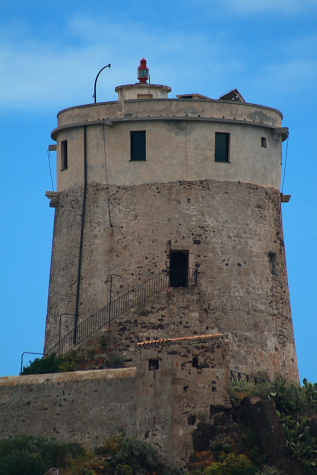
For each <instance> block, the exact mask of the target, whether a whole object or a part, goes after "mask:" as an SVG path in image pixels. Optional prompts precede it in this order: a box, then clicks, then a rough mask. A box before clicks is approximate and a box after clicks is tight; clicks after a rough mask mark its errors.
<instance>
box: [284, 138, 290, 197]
mask: <svg viewBox="0 0 317 475" xmlns="http://www.w3.org/2000/svg"><path fill="white" fill-rule="evenodd" d="M288 142H289V137H288V138H287V141H286V153H285V165H284V173H283V181H282V193H283V189H284V181H285V174H286V165H287V155H288Z"/></svg>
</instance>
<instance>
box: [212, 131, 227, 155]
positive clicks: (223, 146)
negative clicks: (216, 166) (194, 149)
mask: <svg viewBox="0 0 317 475" xmlns="http://www.w3.org/2000/svg"><path fill="white" fill-rule="evenodd" d="M229 138H230V134H224V133H221V132H216V136H215V161H216V162H229Z"/></svg>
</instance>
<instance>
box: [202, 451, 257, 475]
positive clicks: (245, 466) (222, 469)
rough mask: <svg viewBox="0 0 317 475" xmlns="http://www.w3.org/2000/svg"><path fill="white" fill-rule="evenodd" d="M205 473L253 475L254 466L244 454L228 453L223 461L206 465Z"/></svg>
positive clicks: (211, 474)
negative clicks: (209, 465)
mask: <svg viewBox="0 0 317 475" xmlns="http://www.w3.org/2000/svg"><path fill="white" fill-rule="evenodd" d="M205 475H255V467H254V466H253V465H251V462H250V460H249V459H248V457H247V456H246V455H242V454H240V455H235V454H229V455H227V457H226V458H225V460H224V461H223V462H216V463H214V464H212V465H211V467H207V468H206V469H205Z"/></svg>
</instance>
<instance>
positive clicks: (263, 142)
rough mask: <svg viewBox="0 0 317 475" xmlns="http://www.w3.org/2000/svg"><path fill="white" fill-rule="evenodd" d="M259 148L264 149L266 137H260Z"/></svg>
mask: <svg viewBox="0 0 317 475" xmlns="http://www.w3.org/2000/svg"><path fill="white" fill-rule="evenodd" d="M261 147H265V148H266V137H261Z"/></svg>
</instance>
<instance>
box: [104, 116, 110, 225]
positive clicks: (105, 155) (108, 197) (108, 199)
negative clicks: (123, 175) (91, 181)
mask: <svg viewBox="0 0 317 475" xmlns="http://www.w3.org/2000/svg"><path fill="white" fill-rule="evenodd" d="M102 134H103V152H104V157H105V171H106V185H107V203H108V215H109V224H110V227H111V228H112V222H111V209H110V195H109V183H108V169H107V154H106V129H105V124H104V123H103V124H102Z"/></svg>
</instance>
